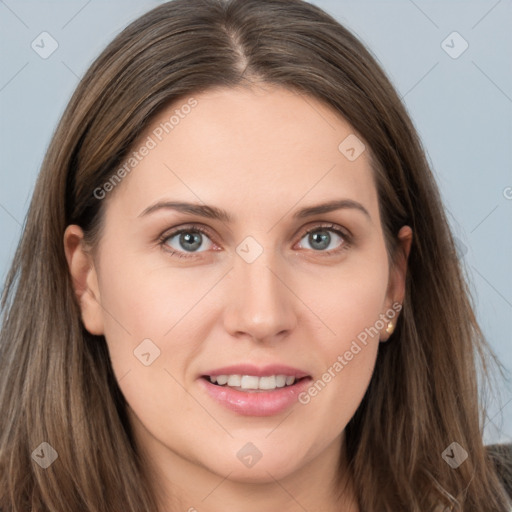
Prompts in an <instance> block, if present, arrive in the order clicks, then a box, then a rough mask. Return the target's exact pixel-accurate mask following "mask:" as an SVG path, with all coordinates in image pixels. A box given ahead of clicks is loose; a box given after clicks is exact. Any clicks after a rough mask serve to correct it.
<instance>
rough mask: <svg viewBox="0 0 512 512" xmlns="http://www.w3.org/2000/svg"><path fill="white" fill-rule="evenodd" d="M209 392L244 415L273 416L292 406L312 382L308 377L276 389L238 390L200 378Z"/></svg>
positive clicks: (222, 403)
mask: <svg viewBox="0 0 512 512" xmlns="http://www.w3.org/2000/svg"><path fill="white" fill-rule="evenodd" d="M199 380H200V381H201V383H202V385H203V386H204V388H205V389H206V391H207V393H208V394H209V395H210V396H211V397H212V398H213V399H214V400H216V401H217V402H218V403H219V404H221V405H223V406H224V407H227V408H228V409H230V410H232V411H234V412H236V413H238V414H242V415H244V416H273V415H274V414H279V413H280V412H283V411H285V410H286V409H288V408H289V407H291V406H292V405H293V404H294V403H296V402H297V400H298V395H299V394H300V393H302V392H303V391H304V390H305V389H306V388H307V387H308V386H309V384H310V382H311V378H310V377H306V378H304V379H301V380H300V381H298V382H296V383H295V384H293V386H285V387H284V388H277V389H275V390H274V391H253V392H251V391H248V392H244V391H237V390H236V389H233V388H230V387H228V386H218V385H216V384H212V383H211V382H210V381H209V380H208V379H205V378H200V379H199Z"/></svg>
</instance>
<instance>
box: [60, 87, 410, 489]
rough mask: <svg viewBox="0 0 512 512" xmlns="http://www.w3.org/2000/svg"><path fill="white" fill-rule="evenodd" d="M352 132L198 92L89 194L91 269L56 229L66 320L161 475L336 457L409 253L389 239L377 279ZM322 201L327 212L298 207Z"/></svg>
mask: <svg viewBox="0 0 512 512" xmlns="http://www.w3.org/2000/svg"><path fill="white" fill-rule="evenodd" d="M185 105H189V107H190V108H188V107H187V108H186V107H185ZM176 111H178V112H176ZM173 115H174V116H175V118H174V119H173V120H171V121H169V120H170V119H171V116H173ZM166 122H167V124H165V123H166ZM355 136H356V134H355V133H354V130H353V129H352V128H351V126H350V125H349V124H348V123H347V122H346V121H344V120H343V119H342V118H341V117H340V116H339V115H337V114H336V113H335V112H334V111H333V110H331V109H330V108H329V107H328V106H326V105H324V104H322V103H321V102H319V101H317V100H315V99H314V98H311V97H304V96H301V95H298V94H295V93H294V92H291V91H288V90H284V89H281V88H276V87H270V86H267V87H265V88H254V89H251V90H248V89H241V88H240V89H217V90H212V91H209V92H205V93H202V94H197V95H194V96H193V99H190V98H185V99H183V100H182V101H179V102H176V103H175V104H174V105H172V107H170V108H168V109H167V110H165V112H162V114H161V115H160V116H159V117H158V118H157V119H155V120H154V122H153V123H152V124H151V126H149V128H148V129H147V131H146V133H145V134H144V135H143V136H142V137H141V139H140V141H139V142H138V143H137V145H136V146H135V147H134V148H133V151H136V152H137V154H136V155H135V156H134V155H132V159H133V160H132V161H131V165H130V163H129V162H128V166H127V167H125V171H126V169H130V170H129V172H125V174H126V176H125V177H124V178H123V179H122V181H121V182H120V183H118V184H116V186H115V187H112V188H113V190H110V189H111V187H109V186H106V187H104V188H103V189H102V191H96V195H97V196H98V197H100V198H101V197H102V196H105V197H104V198H102V199H98V200H103V201H107V204H106V213H105V217H104V231H103V235H102V238H101V240H100V242H99V246H98V252H97V253H95V256H94V259H88V258H90V256H88V255H87V254H86V253H84V252H83V250H82V249H83V247H82V246H81V244H80V243H79V239H80V237H81V231H80V229H79V228H78V227H77V226H70V227H68V230H67V231H66V236H65V247H66V254H67V257H68V261H69V264H70V269H71V272H72V273H73V276H74V277H75V282H76V283H77V294H78V296H79V297H80V304H81V308H82V319H83V321H84V324H85V326H86V328H87V329H88V330H89V331H90V332H91V333H93V334H103V335H104V336H105V338H106V341H107V344H108V348H109V352H110V356H111V360H112V365H113V369H114V372H115V375H116V377H117V380H118V382H119V386H120V388H121V390H122V392H123V394H124V396H125V397H126V400H127V402H128V404H129V416H130V419H131V422H132V423H133V426H134V430H135V432H136V436H137V438H138V440H139V441H140V442H141V443H142V444H144V445H145V446H146V448H147V449H148V450H149V451H151V453H152V455H153V456H154V458H157V459H158V464H159V465H160V466H161V467H163V466H165V465H168V466H171V462H172V463H174V462H175V461H176V460H180V461H182V462H183V463H184V464H185V463H186V464H188V465H189V467H200V468H201V470H202V471H208V472H211V473H214V474H216V475H222V477H224V476H225V475H227V474H228V473H229V474H230V479H233V480H238V481H252V482H256V481H269V480H271V479H272V478H276V479H282V478H284V477H286V476H287V475H290V474H292V473H294V472H297V471H299V470H300V469H301V468H306V467H310V466H311V465H312V464H314V463H315V461H318V460H321V459H322V458H323V460H331V461H332V463H333V464H334V463H335V462H336V460H335V459H336V457H337V454H338V452H339V446H340V444H341V442H342V439H343V432H344V429H345V426H346V425H347V423H348V422H349V420H350V419H351V417H352V416H353V414H354V412H355V411H356V409H357V407H358V405H359V404H360V402H361V400H362V398H363V395H364V393H365V391H366V389H367V386H368V384H369V381H370V378H371V375H372V372H373V368H374V364H375V360H376V356H377V351H378V347H379V339H381V340H385V339H386V338H387V337H388V336H389V335H388V334H387V333H386V331H385V329H386V327H387V325H388V323H387V320H385V319H384V315H386V314H388V315H389V314H390V313H391V314H392V315H391V316H393V317H394V318H393V321H394V322H396V318H397V317H398V312H397V309H399V306H397V303H400V302H401V301H402V299H403V293H404V292H403V290H404V276H405V261H406V255H407V252H408V242H410V237H409V236H408V235H407V233H406V232H405V231H404V230H402V231H401V232H400V244H401V247H402V249H403V252H404V254H405V258H404V259H403V260H402V259H400V258H399V261H400V262H401V263H399V264H397V265H396V266H395V267H390V262H389V260H388V255H387V252H386V245H385V240H384V237H383V231H382V226H381V219H380V218H379V208H378V197H377V192H376V187H375V183H374V180H373V175H372V170H371V167H370V158H369V154H368V151H367V150H364V149H363V146H361V145H360V144H361V140H359V141H358V139H355V138H354V137H355ZM347 137H349V139H347ZM345 139H347V140H346V141H345ZM359 139H360V137H359ZM343 141H345V142H343ZM342 142H343V143H342ZM340 143H342V144H341V146H340ZM144 146H145V147H146V148H147V150H143V149H142V148H143V147H144ZM351 148H352V149H353V150H352V149H351ZM361 151H362V152H361ZM359 153H360V154H359ZM358 154H359V156H358ZM120 174H121V175H122V174H123V173H122V172H121V173H120ZM171 203H174V206H173V205H172V204H171ZM176 203H180V204H182V206H181V207H178V206H176ZM184 203H187V204H191V205H194V206H183V204H184ZM334 203H337V204H336V205H334ZM325 204H330V205H331V206H332V205H334V206H336V207H333V208H331V209H329V208H323V210H322V209H320V208H316V209H315V208H313V207H318V206H319V205H325ZM212 381H213V382H212ZM215 381H217V382H215ZM226 381H228V382H227V383H226ZM220 384H222V385H220ZM276 386H277V387H276ZM255 388H257V389H255Z"/></svg>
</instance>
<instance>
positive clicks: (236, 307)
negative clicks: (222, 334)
mask: <svg viewBox="0 0 512 512" xmlns="http://www.w3.org/2000/svg"><path fill="white" fill-rule="evenodd" d="M287 275H288V274H287V273H286V272H285V271H284V269H283V267H282V266H280V267H277V266H276V264H275V261H271V258H270V257H267V255H266V251H264V252H263V254H262V255H260V257H259V258H258V259H256V261H254V262H252V263H247V262H246V261H244V260H243V259H242V258H238V257H237V258H236V260H235V263H234V268H233V270H232V271H231V272H230V273H229V275H228V281H229V284H228V286H229V287H230V288H229V291H228V292H227V294H228V302H227V305H226V308H225V310H224V327H225V329H226V331H227V332H229V334H231V335H232V336H234V337H236V338H243V337H248V338H252V339H253V340H255V341H259V342H270V343H271V342H272V341H277V340H278V339H281V338H283V337H285V336H286V335H288V334H289V333H290V332H292V331H293V329H294V328H295V326H296V323H297V312H296V311H295V307H296V304H297V302H298V301H297V300H296V298H295V296H294V294H293V291H292V290H291V289H290V288H289V285H288V283H287V279H286V276H287Z"/></svg>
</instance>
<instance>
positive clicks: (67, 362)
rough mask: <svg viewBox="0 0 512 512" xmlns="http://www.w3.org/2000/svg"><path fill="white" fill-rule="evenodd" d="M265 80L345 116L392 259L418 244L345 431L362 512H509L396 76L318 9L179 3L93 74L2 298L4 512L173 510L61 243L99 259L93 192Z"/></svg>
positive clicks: (447, 258) (36, 199) (149, 18)
mask: <svg viewBox="0 0 512 512" xmlns="http://www.w3.org/2000/svg"><path fill="white" fill-rule="evenodd" d="M258 82H261V83H269V84H277V85H280V86H283V87H286V88H288V89H289V90H293V91H295V92H297V93H298V94H304V95H310V96H313V97H315V98H318V99H320V100H322V101H324V102H325V103H326V104H327V105H329V106H330V107H331V108H332V109H334V110H335V111H337V112H339V114H340V115H341V116H343V117H344V118H345V119H346V120H347V121H348V122H349V123H350V124H351V125H352V126H353V127H354V129H355V130H356V131H357V132H358V134H361V136H362V137H363V139H364V140H365V143H366V144H367V147H368V148H369V149H370V153H371V156H372V163H373V170H374V173H375V179H376V184H377V189H378V194H379V205H380V210H381V218H382V223H383V229H384V234H385V237H386V242H387V245H388V250H389V252H390V255H391V256H392V255H393V251H394V248H395V247H396V241H397V238H396V234H397V232H398V230H399V229H400V227H401V226H403V225H405V224H407V225H409V226H411V228H412V230H413V234H414V236H413V245H412V249H411V252H410V256H409V267H408V276H407V283H406V297H405V301H404V304H403V310H402V314H401V316H400V318H399V321H398V325H397V328H396V330H395V332H394V334H393V335H392V337H391V340H390V341H389V342H388V343H387V344H385V345H383V346H381V348H380V349H379V354H378V359H377V363H376V367H375V372H374V375H373V378H372V380H371V383H370V386H369V388H368V390H367V393H366V395H365V397H364V399H363V401H362V403H361V405H360V407H359V409H358V410H357V412H356V414H355V416H354V417H353V418H352V420H351V421H350V423H349V424H348V426H347V428H346V443H347V446H346V448H347V454H348V457H349V468H350V472H351V476H352V479H353V482H354V485H355V488H356V491H357V496H358V500H359V505H360V507H361V510H364V511H365V512H391V511H393V512H396V511H398V510H408V511H414V512H420V511H421V512H425V511H427V510H432V509H433V507H434V504H436V505H437V504H442V505H443V506H446V507H448V508H447V510H448V509H451V507H453V509H455V510H464V511H479V512H486V511H488V512H497V511H505V510H506V506H507V504H508V506H510V503H509V502H508V498H507V497H506V494H505V491H504V489H503V487H502V485H501V484H500V482H499V480H498V478H497V476H496V474H495V471H494V469H493V467H492V464H491V460H490V459H489V456H488V455H487V454H486V450H485V447H484V445H483V441H482V428H483V419H484V416H483V414H481V413H482V408H481V404H480V402H479V395H478V389H477V375H478V373H477V371H478V368H479V367H480V366H482V367H483V368H484V369H485V368H486V364H487V363H486V361H488V360H489V356H490V355H492V353H491V351H490V349H489V347H488V345H487V343H486V341H485V340H484V338H483V335H482V333H481V331H480V329H479V327H478V324H477V322H476V320H475V316H474V313H473V307H472V303H471V299H470V294H469V290H468V289H467V285H466V282H465V279H464V274H463V270H462V269H461V267H460V264H459V261H458V259H457V255H456V251H455V248H454V241H453V238H452V236H451V233H450V230H449V227H448V223H447V219H446V217H445V214H444V210H443V206H442V203H441V200H440V196H439V192H438V189H437V187H436V184H435V182H434V178H433V176H432V173H431V170H430V169H429V165H428V163H427V161H426V158H425V155H424V152H423V149H422V146H421V143H420V141H419V139H418V136H417V133H416V131H415V129H414V126H413V124H412V123H411V120H410V119H409V117H408V115H407V112H406V110H405V108H404V106H403V105H402V103H401V101H400V99H399V97H398V96H397V94H396V92H395V90H394V89H393V87H392V85H391V84H390V82H389V80H388V79H387V78H386V76H385V74H384V72H383V71H382V70H381V68H380V67H379V65H378V64H377V62H376V60H375V59H374V57H372V55H371V54H370V52H369V51H368V50H367V49H366V48H365V47H364V46H363V45H362V43H361V42H359V41H358V40H357V39H356V38H355V37H354V36H353V35H352V34H351V33H350V32H349V31H348V30H346V29H345V28H344V27H343V26H341V25H340V24H339V23H338V22H337V21H336V20H335V19H333V18H332V17H330V16H329V15H328V14H326V13H325V12H323V11H322V10H321V9H319V8H318V7H315V6H313V5H311V4H308V3H306V2H304V1H301V0H251V1H247V0H226V1H224V0H174V1H171V2H168V3H165V4H163V5H161V6H159V7H157V8H155V9H153V10H152V11H150V12H148V13H147V14H145V15H144V16H142V17H141V18H139V19H137V20H136V21H135V22H133V23H132V24H131V25H129V26H128V27H127V28H126V29H125V30H124V31H122V32H121V33H120V34H119V35H118V36H117V37H116V38H115V39H114V40H113V41H112V42H111V43H110V44H109V45H108V46H107V48H106V49H105V50H104V51H103V52H102V53H101V55H100V56H99V57H98V58H97V60H96V61H95V62H94V63H93V64H92V66H91V67H90V69H89V70H88V71H87V73H86V74H85V76H84V77H83V79H82V80H81V82H80V84H79V85H78V87H77V89H76V91H75V93H74V95H73V97H72V98H71V100H70V102H69V105H68V106H67V109H66V111H65V112H64V114H63V117H62V119H61V121H60V123H59V125H58V127H57V130H56V132H55V134H54V136H53V139H52V141H51V144H50V146H49V148H48V151H47V154H46V157H45V160H44V162H43V165H42V169H41V172H40V174H39V177H38V180H37V184H36V187H35V191H34V194H33V198H32V201H31V204H30V209H29V212H28V216H27V219H26V224H25V227H24V231H23V234H22V238H21V240H20V243H19V246H18V248H17V251H16V255H15V258H14V261H13V264H12V267H11V269H10V272H9V274H8V276H7V280H6V285H5V289H4V293H3V297H2V316H3V326H2V330H1V338H0V427H1V428H0V507H1V508H2V510H3V512H8V511H27V510H32V511H36V510H37V511H49V510H73V511H74V512H78V511H85V510H87V511H89V512H114V511H116V512H118V511H119V510H123V511H125V512H141V511H143V510H144V511H153V512H155V511H156V510H157V508H156V503H155V498H154V497H153V490H152V489H151V485H150V482H149V481H148V480H149V479H148V477H147V475H146V474H145V472H144V470H143V468H144V461H143V459H142V457H141V455H140V452H139V450H138V449H137V446H136V445H135V443H134V440H133V436H132V433H131V430H130V425H129V422H128V420H127V416H126V413H125V411H126V403H125V400H124V397H123V395H122V393H121V392H120V389H119V387H118V385H117V382H116V379H115V377H114V374H113V371H112V368H111V365H110V361H109V355H108V350H107V346H106V342H105V339H104V337H103V336H94V335H91V334H90V333H88V332H87V331H86V330H85V328H84V326H83V324H82V322H81V317H80V308H79V305H78V302H77V298H76V295H75V293H74V289H73V283H72V281H71V278H70V275H69V271H68V267H67V262H66V259H65V255H64V249H63V241H62V240H63V234H64V231H65V228H66V227H67V226H68V225H69V224H78V225H80V226H81V227H82V228H83V229H84V230H85V231H86V233H87V237H88V239H89V240H91V241H92V242H96V243H97V241H98V239H99V237H100V234H101V220H102V215H103V208H104V206H105V204H106V202H107V200H108V198H107V199H106V200H104V201H100V200H98V198H97V197H96V196H95V194H94V190H95V189H97V188H98V187H101V186H102V185H103V184H104V183H105V182H106V181H107V180H108V179H109V177H110V176H111V175H112V173H113V172H114V170H115V169H118V168H119V165H120V164H121V163H122V162H123V160H124V158H125V157H126V155H127V153H128V151H129V150H130V148H131V147H132V146H133V144H134V143H135V142H136V141H137V138H138V137H139V136H140V135H141V133H143V131H144V129H145V128H146V127H147V126H148V123H149V122H150V121H151V120H152V119H154V117H155V115H157V113H159V112H160V111H161V110H162V109H163V108H164V107H166V106H167V105H168V104H169V103H170V102H174V101H177V100H178V99H183V98H185V99H186V98H188V97H190V95H192V94H194V93H199V92H202V91H205V90H208V89H211V88H213V87H235V86H251V85H252V84H256V83H258ZM305 97H306V96H305ZM134 172H136V171H134ZM479 362H480V363H483V364H482V365H479ZM43 442H47V443H48V444H49V445H51V446H52V447H53V448H54V449H55V451H56V453H57V454H58V458H57V460H56V461H55V462H54V463H53V464H52V465H51V466H49V467H48V468H47V469H42V468H41V467H39V465H37V464H36V463H35V462H34V460H35V459H34V455H33V452H34V450H36V456H37V450H43V451H42V452H41V453H44V449H47V448H46V445H43V446H42V447H41V443H43ZM453 442H457V443H458V444H459V445H460V446H461V447H462V448H463V449H464V450H465V451H467V453H468V455H469V456H468V458H467V459H466V461H465V462H464V463H463V464H462V465H460V466H459V467H458V468H457V469H452V467H450V466H449V465H448V464H447V463H446V462H445V461H444V460H443V457H442V454H443V452H444V451H445V449H446V448H447V447H449V446H450V445H451V443H453Z"/></svg>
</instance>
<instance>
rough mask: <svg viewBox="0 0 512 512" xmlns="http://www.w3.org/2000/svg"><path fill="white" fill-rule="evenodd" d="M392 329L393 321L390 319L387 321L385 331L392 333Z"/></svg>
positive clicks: (393, 326) (393, 327)
mask: <svg viewBox="0 0 512 512" xmlns="http://www.w3.org/2000/svg"><path fill="white" fill-rule="evenodd" d="M394 329H395V324H393V322H392V321H391V320H390V321H389V322H388V326H387V327H386V332H387V333H388V334H392V333H393V331H394Z"/></svg>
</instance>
